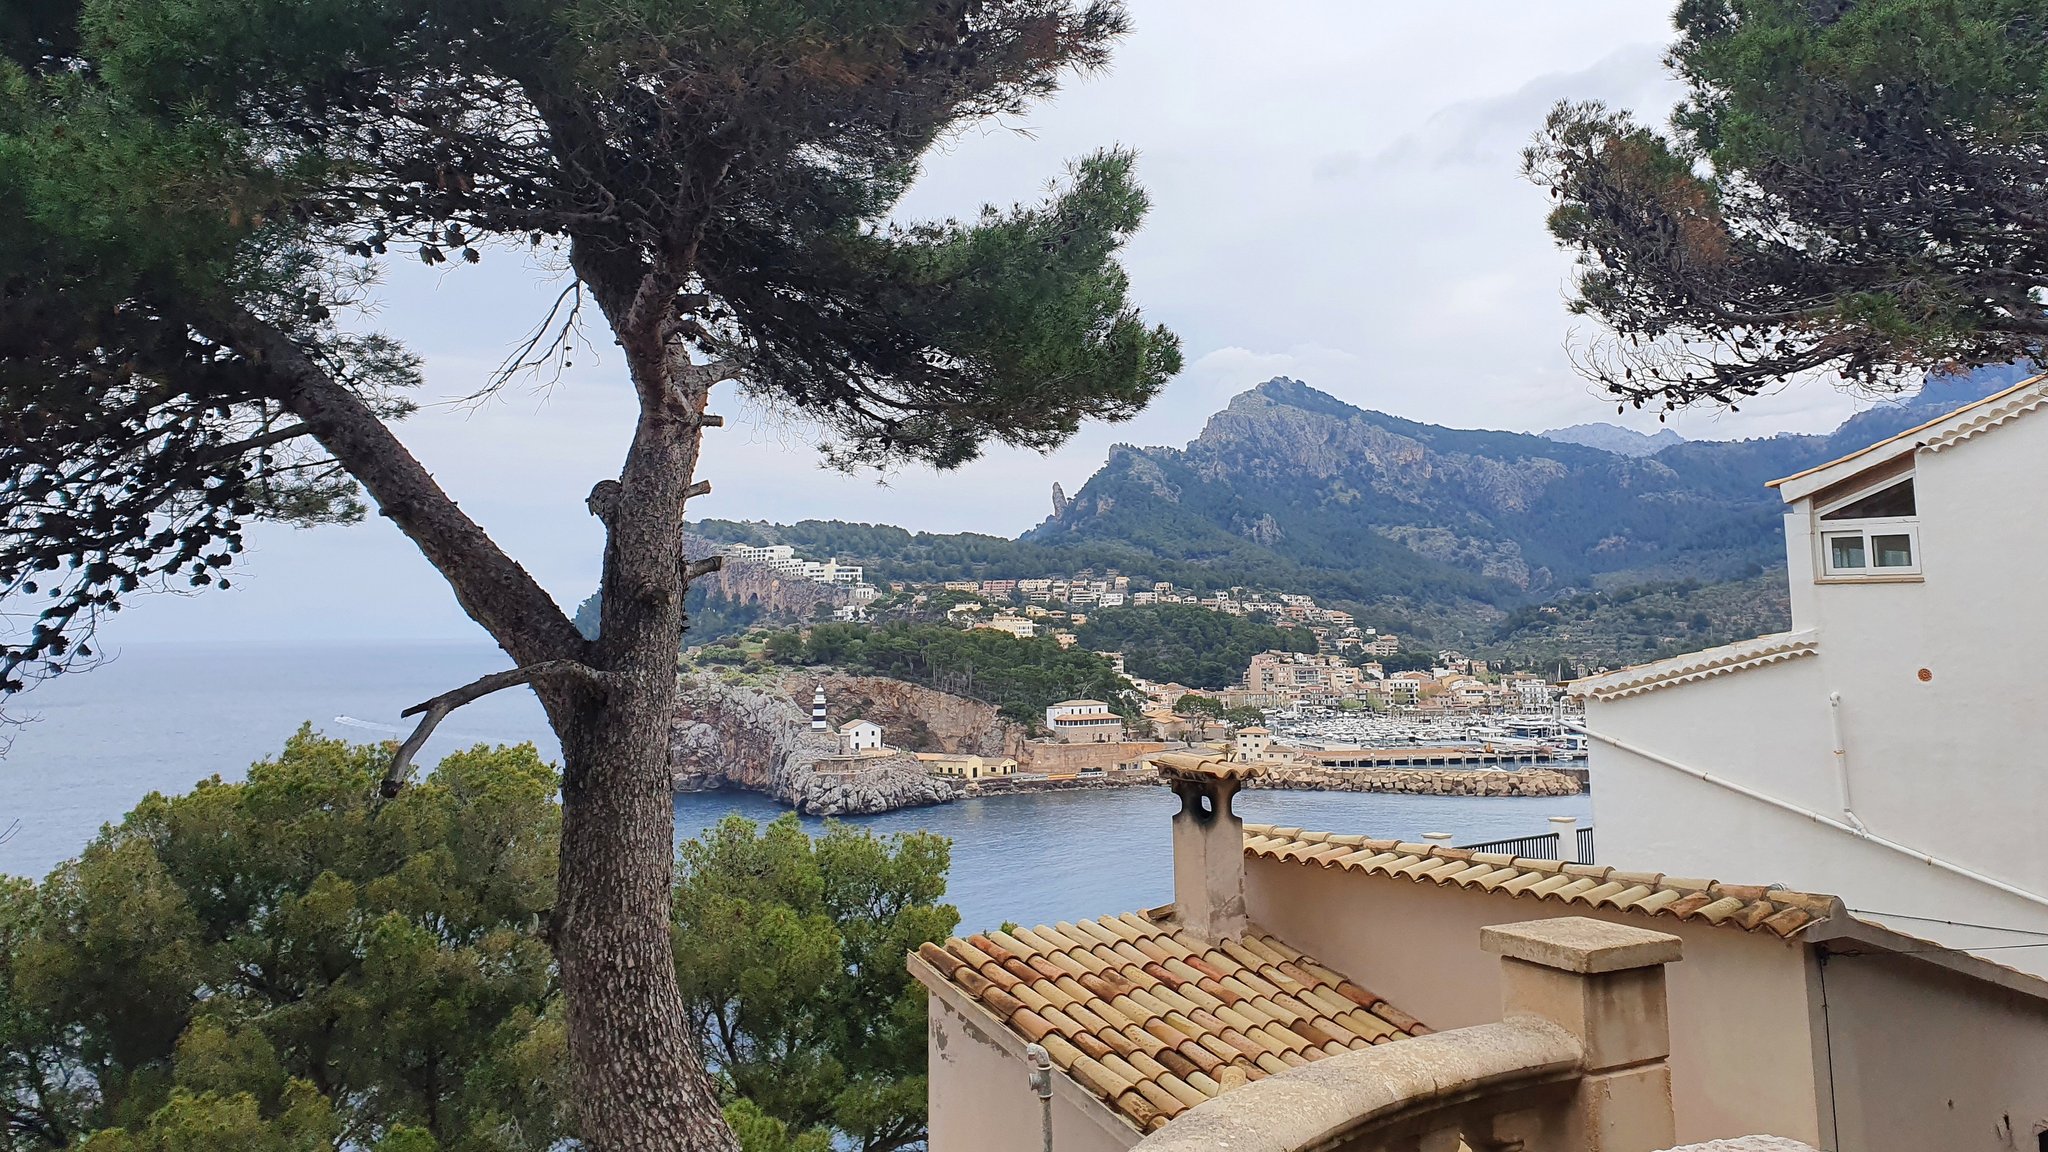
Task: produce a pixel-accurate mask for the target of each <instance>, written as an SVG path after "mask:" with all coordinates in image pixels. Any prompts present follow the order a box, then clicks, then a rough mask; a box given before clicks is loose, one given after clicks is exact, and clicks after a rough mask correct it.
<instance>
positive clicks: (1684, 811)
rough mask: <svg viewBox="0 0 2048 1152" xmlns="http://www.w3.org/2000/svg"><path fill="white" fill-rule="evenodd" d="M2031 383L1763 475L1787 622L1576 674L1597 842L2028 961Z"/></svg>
mask: <svg viewBox="0 0 2048 1152" xmlns="http://www.w3.org/2000/svg"><path fill="white" fill-rule="evenodd" d="M2044 405H2048V377H2037V378H2035V379H2033V380H2029V381H2026V382H2025V383H2022V384H2020V385H2018V386H2016V387H2014V388H2011V389H2008V390H2006V391H2004V392H2001V393H1998V394H1997V395H1994V396H1991V397H1988V398H1986V399H1984V400H1981V401H1979V402H1977V403H1975V404H1971V405H1969V406H1967V407H1964V408H1962V409H1959V410H1957V411H1955V412H1952V413H1950V414H1949V415H1947V416H1945V417H1943V418H1941V419H1939V420H1935V421H1933V422H1931V423H1928V424H1925V425H1922V426H1921V427H1918V428H1914V429H1911V430H1909V431H1907V432H1904V433H1901V434H1900V435H1898V436H1895V437H1893V438H1892V439H1890V440H1886V441H1884V442H1883V443H1880V444H1875V445H1872V446H1871V447H1869V448H1866V449H1863V450H1862V451H1860V452H1856V453H1854V454H1852V455H1849V456H1845V457H1843V458H1842V459H1839V460H1836V461H1833V462H1832V463H1828V464H1825V465H1822V466H1820V467H1818V468H1814V469H1811V470H1809V471H1806V472H1802V473H1800V474H1799V475H1797V476H1791V477H1787V478H1786V479H1784V480H1780V481H1777V482H1775V484H1774V487H1776V488H1777V490H1778V493H1779V495H1780V496H1781V497H1783V499H1784V502H1785V542H1786V564H1787V569H1788V575H1789V578H1790V584H1791V599H1792V628H1791V630H1790V631H1787V632H1783V633H1779V634H1777V635H1772V636H1763V637H1759V638H1757V639H1755V640H1746V641H1743V642H1741V643H1738V644H1730V645H1727V646H1725V647H1722V648H1715V649H1709V650H1707V651H1704V652H1695V653H1692V654H1690V655H1687V656H1680V657H1676V658H1674V659H1670V660H1662V661H1658V662H1655V663H1651V664H1645V665H1641V666H1639V667H1634V668H1628V669H1624V670H1623V671H1620V672H1615V673H1611V674H1608V675H1603V676H1597V677H1593V678H1590V679H1586V680H1581V681H1579V682H1578V683H1577V684H1575V685H1574V686H1573V689H1572V690H1573V691H1574V692H1575V693H1576V694H1578V695H1580V696H1582V697H1583V698H1584V699H1585V700H1586V726H1587V735H1588V736H1589V738H1590V743H1591V749H1592V752H1591V756H1592V759H1591V769H1592V779H1593V784H1594V788H1593V793H1592V797H1593V807H1594V815H1595V828H1596V832H1597V836H1598V839H1597V848H1598V853H1599V861H1600V863H1601V864H1612V865H1615V866H1617V867H1620V868H1624V869H1628V868H1638V867H1644V866H1650V865H1654V866H1655V867H1657V868H1658V869H1662V870H1668V871H1669V872H1671V873H1673V874H1675V875H1681V876H1699V877H1727V876H1740V875H1765V876H1770V877H1772V878H1774V879H1776V880H1779V881H1781V882H1783V883H1785V884H1788V885H1790V886H1792V887H1794V888H1800V889H1804V890H1807V891H1818V892H1833V893H1838V894H1840V895H1841V896H1842V898H1843V899H1844V900H1845V901H1847V903H1848V905H1849V907H1850V908H1851V909H1853V910H1855V911H1856V912H1857V914H1858V915H1863V916H1866V917H1869V918H1873V919H1880V920H1883V921H1885V922H1886V923H1888V924H1889V925H1890V926H1891V927H1893V928H1896V929H1898V930H1900V931H1903V932H1908V933H1911V934H1913V935H1917V936H1922V937H1928V938H1932V939H1935V940H1938V941H1940V942H1941V943H1942V944H1945V945H1948V946H1950V947H1958V948H1986V947H1997V948H1998V949H1999V950H1998V951H1996V952H1991V953H1988V954H1987V958H1991V959H1996V960H1998V961H1999V962H2000V963H2004V964H2009V965H2013V966H2016V967H2021V968H2026V969H2028V970H2031V971H2035V972H2041V973H2048V947H2036V946H2035V945H2042V944H2048V836H2044V835H2042V823H2041V822H2042V814H2043V813H2048V706H2044V703H2043V699H2042V689H2041V675H2040V661H2041V659H2042V656H2043V654H2044V653H2048V596H2044V594H2043V590H2044V587H2048V584H2044V579H2043V573H2044V572H2048V415H2043V414H2038V413H2039V410H2040V409H2041V408H2042V407H2044ZM1951 922H1952V923H1951ZM1961 925H1978V926H1985V927H1963V926H1961ZM2016 946H2017V947H2016Z"/></svg>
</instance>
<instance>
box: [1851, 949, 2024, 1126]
mask: <svg viewBox="0 0 2048 1152" xmlns="http://www.w3.org/2000/svg"><path fill="white" fill-rule="evenodd" d="M1826 980H1827V1002H1828V1011H1827V1024H1828V1035H1829V1036H1830V1037H1831V1040H1832V1043H1831V1045H1830V1047H1831V1048H1832V1051H1833V1056H1834V1059H1833V1065H1834V1092H1835V1094H1836V1098H1837V1100H1838V1101H1839V1104H1840V1107H1839V1111H1840V1114H1841V1141H1840V1144H1839V1145H1837V1144H1836V1143H1835V1142H1834V1139H1833V1133H1829V1138H1828V1140H1827V1141H1826V1142H1825V1144H1824V1146H1826V1147H1829V1148H1835V1147H1839V1148H1840V1149H1841V1152H2013V1150H2015V1149H2018V1150H2021V1152H2030V1150H2031V1149H2033V1148H2035V1147H2037V1146H2038V1141H2039V1139H2040V1136H2039V1134H2040V1133H2041V1132H2043V1131H2044V1130H2048V1004H2044V1003H2043V1002H2041V1001H2039V1000H2035V999H2032V998H2029V997H2024V996H2021V995H2019V994H2018V993H2014V992H2008V991H2006V990H2004V989H2000V988H1996V987H1993V986H1992V985H1990V984H1987V983H1985V982H1983V981H1978V980H1971V979H1968V978H1966V977H1963V976H1959V975H1956V974H1955V973H1952V972H1946V971H1942V970H1940V969H1937V968H1934V967H1932V966H1930V965H1927V964H1923V963H1919V962H1916V961H1914V960H1912V959H1911V958H1907V957H1899V956H1834V957H1831V958H1830V959H1829V960H1828V963H1827V965H1826Z"/></svg>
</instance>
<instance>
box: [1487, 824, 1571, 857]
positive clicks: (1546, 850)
mask: <svg viewBox="0 0 2048 1152" xmlns="http://www.w3.org/2000/svg"><path fill="white" fill-rule="evenodd" d="M1591 831H1592V829H1590V828H1582V829H1580V830H1579V843H1581V844H1584V843H1586V836H1587V835H1588V834H1589V833H1590V832H1591ZM1557 840H1558V836H1557V833H1555V832H1544V833H1542V834H1540V835H1536V836H1514V837H1510V838H1509V839H1506V840H1488V841H1486V842H1485V843H1483V844H1460V845H1457V847H1459V848H1461V849H1463V850H1465V851H1469V852H1499V853H1502V854H1504V855H1508V856H1520V857H1522V858H1524V859H1527V860H1555V859H1557V847H1558V844H1557Z"/></svg>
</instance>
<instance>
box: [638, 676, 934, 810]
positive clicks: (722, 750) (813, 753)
mask: <svg viewBox="0 0 2048 1152" xmlns="http://www.w3.org/2000/svg"><path fill="white" fill-rule="evenodd" d="M808 697H809V693H805V698H806V699H808ZM837 751H838V744H837V740H836V738H835V737H833V736H832V735H831V734H830V733H824V732H814V731H812V730H811V728H810V716H809V715H808V714H807V713H806V712H805V711H804V710H803V709H800V708H798V707H797V705H796V704H795V703H794V702H792V701H791V700H789V699H788V698H787V697H786V696H784V695H782V694H781V693H778V692H774V691H763V690H761V689H758V688H751V687H747V686H744V685H737V684H729V683H726V682H724V681H722V680H718V679H715V678H711V677H698V678H696V679H694V680H692V681H688V682H686V683H685V684H684V686H683V693H682V698H681V701H680V703H679V707H678V709H677V719H676V723H675V725H674V726H673V727H672V728H671V730H670V733H669V750H668V763H669V771H670V773H671V774H672V775H673V776H674V779H675V786H676V790H677V791H679V792H687V791H703V790H708V789H713V788H723V787H735V788H744V789H747V790H748V791H752V792H759V793H762V794H763V795H766V796H768V797H770V798H772V799H774V800H778V801H780V802H782V803H784V804H788V805H790V806H791V807H793V808H795V809H796V810H797V811H799V812H803V813H806V814H809V815H817V816H853V815H863V814H866V813H871V812H888V811H891V810H893V809H897V808H914V807H918V806H921V805H925V804H944V803H946V802H948V801H951V800H955V799H957V798H958V797H959V795H960V785H959V783H958V782H956V781H952V780H947V779H942V778H939V777H934V776H930V775H927V774H926V773H925V771H924V769H923V768H922V767H921V766H920V765H919V764H918V762H917V761H916V760H914V759H912V758H911V757H910V756H907V755H903V756H891V757H887V758H882V759H872V760H859V761H852V762H840V763H845V764H847V766H848V768H849V769H850V770H848V771H826V772H820V771H818V769H817V764H818V761H819V760H821V759H823V758H825V757H828V756H831V755H833V754H834V753H835V752H837Z"/></svg>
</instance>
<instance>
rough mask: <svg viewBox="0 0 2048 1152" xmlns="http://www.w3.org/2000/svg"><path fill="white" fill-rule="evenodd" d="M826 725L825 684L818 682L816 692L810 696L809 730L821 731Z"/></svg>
mask: <svg viewBox="0 0 2048 1152" xmlns="http://www.w3.org/2000/svg"><path fill="white" fill-rule="evenodd" d="M827 727H828V725H827V724H826V723H825V686H824V685H823V684H820V685H818V691H817V693H816V694H815V695H813V696H812V697H811V731H813V732H823V731H825V729H826V728H827Z"/></svg>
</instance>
